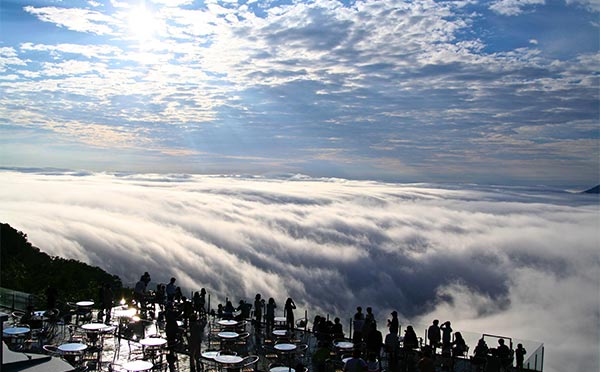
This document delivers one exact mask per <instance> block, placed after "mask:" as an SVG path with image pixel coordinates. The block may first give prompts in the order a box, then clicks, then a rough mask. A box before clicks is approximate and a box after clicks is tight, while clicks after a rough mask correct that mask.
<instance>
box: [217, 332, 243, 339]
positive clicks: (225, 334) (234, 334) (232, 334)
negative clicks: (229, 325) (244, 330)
mask: <svg viewBox="0 0 600 372" xmlns="http://www.w3.org/2000/svg"><path fill="white" fill-rule="evenodd" d="M217 336H219V337H221V338H237V337H240V334H239V333H237V332H219V333H217Z"/></svg>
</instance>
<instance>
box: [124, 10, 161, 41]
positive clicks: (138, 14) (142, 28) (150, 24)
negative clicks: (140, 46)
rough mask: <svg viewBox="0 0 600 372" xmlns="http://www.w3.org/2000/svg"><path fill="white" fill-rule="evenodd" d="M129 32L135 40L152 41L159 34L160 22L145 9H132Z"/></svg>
mask: <svg viewBox="0 0 600 372" xmlns="http://www.w3.org/2000/svg"><path fill="white" fill-rule="evenodd" d="M129 30H130V32H131V35H132V36H133V37H134V38H135V39H137V40H139V41H141V42H147V41H150V40H152V39H154V37H155V36H156V34H157V31H158V20H157V19H156V17H155V16H154V14H153V13H152V12H151V11H149V10H148V9H146V8H145V7H138V8H134V9H131V13H129Z"/></svg>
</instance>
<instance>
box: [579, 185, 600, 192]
mask: <svg viewBox="0 0 600 372" xmlns="http://www.w3.org/2000/svg"><path fill="white" fill-rule="evenodd" d="M582 193H583V194H600V185H597V186H594V187H592V188H591V189H587V190H585V191H583V192H582Z"/></svg>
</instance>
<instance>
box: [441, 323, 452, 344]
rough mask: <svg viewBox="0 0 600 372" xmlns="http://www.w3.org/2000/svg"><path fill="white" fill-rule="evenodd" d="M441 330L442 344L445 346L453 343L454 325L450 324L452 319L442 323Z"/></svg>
mask: <svg viewBox="0 0 600 372" xmlns="http://www.w3.org/2000/svg"><path fill="white" fill-rule="evenodd" d="M440 330H441V331H442V345H443V346H444V348H446V347H449V346H450V345H451V344H452V327H451V326H450V321H449V320H448V321H447V322H446V323H444V324H442V326H441V327H440Z"/></svg>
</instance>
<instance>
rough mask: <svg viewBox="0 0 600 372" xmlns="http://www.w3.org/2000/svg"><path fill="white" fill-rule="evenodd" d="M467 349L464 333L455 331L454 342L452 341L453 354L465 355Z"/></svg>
mask: <svg viewBox="0 0 600 372" xmlns="http://www.w3.org/2000/svg"><path fill="white" fill-rule="evenodd" d="M466 351H467V344H466V343H465V340H464V339H463V337H462V334H461V333H460V332H455V333H454V342H453V343H452V356H453V357H457V356H458V357H459V356H463V355H464V354H465V352H466Z"/></svg>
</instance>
